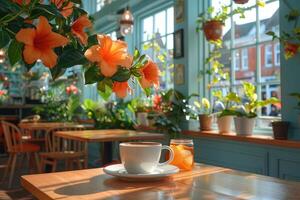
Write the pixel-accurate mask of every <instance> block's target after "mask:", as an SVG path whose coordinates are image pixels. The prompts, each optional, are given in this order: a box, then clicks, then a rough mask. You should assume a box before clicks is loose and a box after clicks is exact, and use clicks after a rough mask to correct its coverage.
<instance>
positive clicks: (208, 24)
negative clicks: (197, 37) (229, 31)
mask: <svg viewBox="0 0 300 200" xmlns="http://www.w3.org/2000/svg"><path fill="white" fill-rule="evenodd" d="M214 12H215V9H214V7H209V8H208V9H207V11H206V12H203V13H201V14H200V15H199V17H198V19H197V23H198V24H199V27H198V28H197V31H199V30H203V32H204V35H205V37H206V40H208V41H214V42H216V41H218V40H221V38H222V34H223V27H224V25H225V20H226V19H227V18H228V17H229V16H231V15H235V14H240V17H241V18H244V10H243V9H241V8H236V9H234V10H233V11H232V12H231V8H230V5H228V6H224V5H223V6H222V7H221V10H219V11H217V12H216V13H215V14H214Z"/></svg>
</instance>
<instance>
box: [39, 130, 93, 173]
mask: <svg viewBox="0 0 300 200" xmlns="http://www.w3.org/2000/svg"><path fill="white" fill-rule="evenodd" d="M76 130H84V128H83V127H82V126H76V125H74V126H68V127H61V128H55V129H51V130H49V131H48V132H47V133H46V152H44V153H40V157H41V168H42V171H44V170H45V167H46V164H48V165H51V166H52V170H51V171H52V172H55V171H56V168H57V163H58V161H65V168H66V169H67V170H72V169H73V165H74V163H76V164H77V166H78V168H79V169H82V168H83V167H82V164H83V166H84V168H87V162H88V160H87V159H88V155H87V148H88V146H87V143H86V142H81V141H75V140H67V139H63V138H60V137H56V136H55V134H54V133H55V132H57V131H76Z"/></svg>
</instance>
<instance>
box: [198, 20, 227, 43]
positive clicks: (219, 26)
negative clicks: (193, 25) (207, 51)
mask: <svg viewBox="0 0 300 200" xmlns="http://www.w3.org/2000/svg"><path fill="white" fill-rule="evenodd" d="M223 25H224V24H223V23H222V22H221V21H217V20H211V21H207V22H205V23H204V25H203V31H204V34H205V37H206V39H207V40H208V41H210V40H212V41H217V40H219V39H221V38H222V33H223Z"/></svg>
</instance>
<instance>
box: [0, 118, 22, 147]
mask: <svg viewBox="0 0 300 200" xmlns="http://www.w3.org/2000/svg"><path fill="white" fill-rule="evenodd" d="M1 124H2V128H3V132H4V138H5V142H6V146H7V151H8V152H11V151H12V147H13V146H14V145H18V144H22V132H21V131H20V129H19V128H18V127H17V126H16V125H14V124H12V123H9V122H6V121H1Z"/></svg>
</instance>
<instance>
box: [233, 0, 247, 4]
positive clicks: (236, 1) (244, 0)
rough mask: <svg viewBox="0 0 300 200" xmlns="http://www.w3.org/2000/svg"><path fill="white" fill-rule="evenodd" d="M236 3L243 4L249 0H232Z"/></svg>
mask: <svg viewBox="0 0 300 200" xmlns="http://www.w3.org/2000/svg"><path fill="white" fill-rule="evenodd" d="M233 1H234V3H236V4H245V3H248V1H249V0H233Z"/></svg>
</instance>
